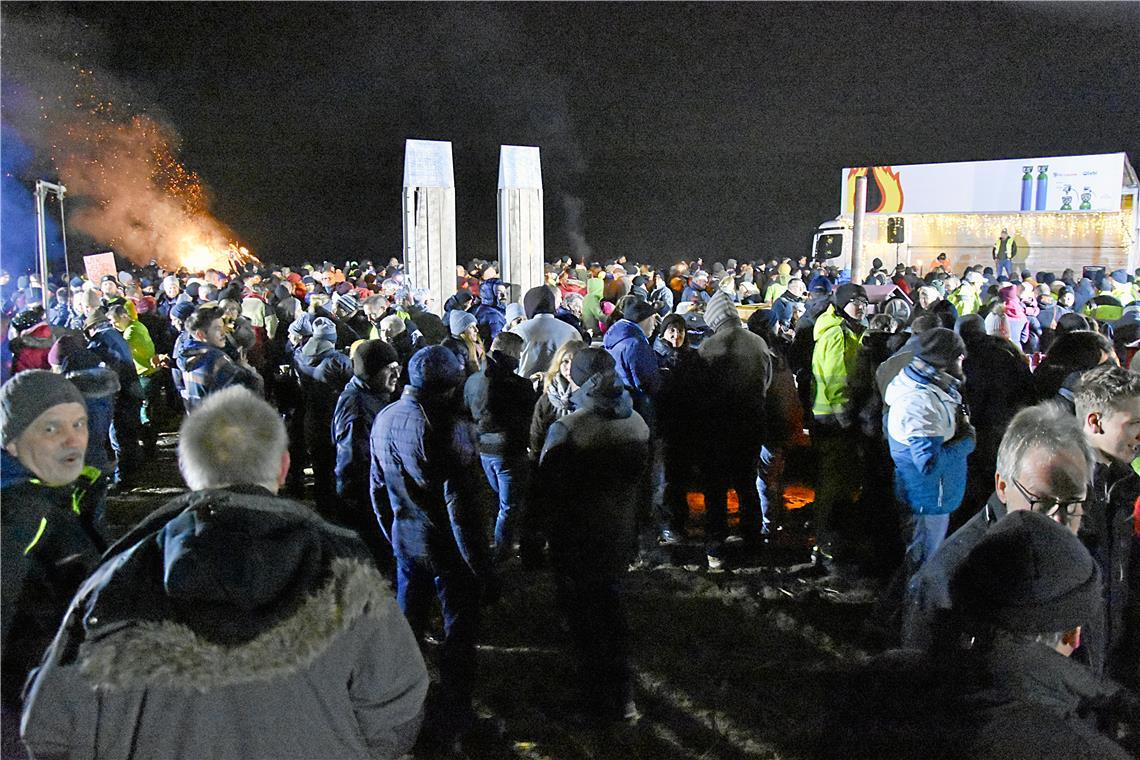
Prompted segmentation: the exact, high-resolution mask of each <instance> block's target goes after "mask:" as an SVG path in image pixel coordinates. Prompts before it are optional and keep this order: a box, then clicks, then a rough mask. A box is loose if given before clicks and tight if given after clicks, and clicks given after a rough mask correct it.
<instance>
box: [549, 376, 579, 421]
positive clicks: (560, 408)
mask: <svg viewBox="0 0 1140 760" xmlns="http://www.w3.org/2000/svg"><path fill="white" fill-rule="evenodd" d="M572 395H573V391H571V390H570V381H569V380H567V379H566V378H564V377H563V376H562V375H558V376H557V377H555V378H554V382H552V383H551V384H550V385H549V387H547V389H546V397H547V398H549V399H550V405H551V406H552V407H553V408H554V416H555V417H556V418H558V417H565V416H566V415H568V414H570V412H572V411H574V403H573V402H572V401H571V400H570V397H571V396H572Z"/></svg>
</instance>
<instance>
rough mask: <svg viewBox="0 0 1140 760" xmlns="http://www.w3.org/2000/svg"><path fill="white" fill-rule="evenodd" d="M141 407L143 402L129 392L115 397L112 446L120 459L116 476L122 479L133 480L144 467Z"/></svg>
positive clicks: (112, 419)
mask: <svg viewBox="0 0 1140 760" xmlns="http://www.w3.org/2000/svg"><path fill="white" fill-rule="evenodd" d="M141 407H142V402H141V401H139V400H138V399H137V398H134V397H133V396H131V395H130V394H128V393H120V394H119V395H118V397H116V399H115V413H114V416H113V417H112V418H111V446H112V447H113V448H114V449H115V456H116V457H118V460H119V465H118V467H117V468H116V469H115V476H116V478H117V479H118V480H120V481H126V482H130V481H132V480H133V479H134V477H135V475H137V474H138V471H139V469H140V468H141V467H142V463H143V450H142V444H141V443H140V442H139V439H140V438H141V437H142V419H141V417H140V414H141Z"/></svg>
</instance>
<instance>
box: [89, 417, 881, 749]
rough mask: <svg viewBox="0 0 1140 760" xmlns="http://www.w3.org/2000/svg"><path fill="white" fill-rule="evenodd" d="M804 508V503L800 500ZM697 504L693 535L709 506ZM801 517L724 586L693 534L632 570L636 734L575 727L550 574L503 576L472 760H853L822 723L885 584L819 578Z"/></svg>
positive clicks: (169, 451) (166, 467)
mask: <svg viewBox="0 0 1140 760" xmlns="http://www.w3.org/2000/svg"><path fill="white" fill-rule="evenodd" d="M175 445H176V441H175V437H174V436H173V435H164V436H163V438H162V441H161V444H160V448H159V456H158V458H157V461H155V462H153V463H152V464H151V465H149V466H148V468H147V472H146V474H145V476H144V483H143V484H141V485H140V486H139V487H138V488H136V489H135V490H133V491H131V492H129V493H125V494H120V495H117V496H115V497H114V498H113V499H112V503H111V507H110V511H109V517H110V518H111V520H112V522H113V523H114V524H115V526H116V528H117V529H118V530H125V529H126V528H127V527H129V526H130V525H132V524H133V523H134V522H135V521H137V520H138V519H141V517H142V516H144V515H145V514H146V513H147V512H149V511H150V510H151V509H153V508H154V507H156V506H158V505H160V504H161V503H163V502H164V501H165V500H166V499H168V498H170V497H171V496H172V495H174V494H176V493H178V492H180V491H181V490H182V489H183V487H184V486H183V484H182V481H181V478H180V477H179V475H178V470H177V465H176V462H175V457H174V446H175ZM794 493H795V494H796V496H797V497H798V501H800V502H802V501H803V500H804V498H810V491H806V489H803V488H801V489H799V491H796V492H794ZM805 494H806V496H805ZM488 503H489V499H488ZM692 504H693V506H694V517H695V518H696V521H697V522H698V523H699V519H700V517H701V514H700V509H699V507H700V504H699V499H694V500H693V501H692ZM806 511H807V510H799V509H797V510H793V511H791V512H789V515H790V517H789V520H788V521H787V522H788V525H789V528H788V529H787V530H785V531H783V532H782V533H781V534H780V536H779V537H778V539H777V540H776V541H774V542H773V543H772V544H771V545H770V546H768V547H767V548H765V549H762V550H760V551H758V552H756V553H753V554H741V555H738V556H737V557H736V569H734V570H731V571H729V572H723V573H710V572H708V570H707V569H706V568H705V567H704V563H703V551H702V549H701V546H700V543H699V540H697V536H698V534H697V533H696V532H694V533H693V536H694V538H693V540H692V541H691V542H690V545H687V546H684V547H681V549H680V550H679V551H678V552H676V553H675V554H674V555H673V556H670V557H664V556H657V557H656V558H654V560H653V561H651V562H650V563H647V564H646V565H645V566H643V567H637V568H631V570H630V572H629V574H628V576H627V578H626V585H625V600H626V604H627V611H628V615H629V620H630V624H631V627H632V631H633V643H634V652H635V655H634V665H635V671H636V683H637V702H638V706H639V708H640V710H641V712H642V713H643V718H642V719H641V721H640V722H639V724H638V725H637V726H635V727H626V726H622V727H613V726H610V727H600V726H597V725H593V724H590V723H589V722H586V721H583V720H582V719H580V718H579V717H578V715H577V714H576V713H575V711H574V707H575V698H576V695H577V691H576V689H575V686H574V680H573V676H574V673H573V669H572V657H571V656H570V655H569V640H568V637H567V636H566V634H565V633H564V632H563V630H562V628H561V627H560V626H559V623H558V619H559V618H558V615H557V613H556V610H555V608H554V589H553V584H552V581H551V577H550V573H549V572H548V571H524V570H523V569H522V568H521V567H520V565H519V563H518V561H517V560H512V561H510V562H508V563H507V564H505V565H504V566H503V567H502V572H501V577H502V581H503V596H502V600H501V601H500V603H499V604H498V605H497V606H495V607H493V608H489V609H487V610H486V611H485V614H484V622H483V626H482V634H481V637H480V646H479V672H480V679H479V689H478V693H477V700H478V708H479V710H480V711H481V712H482V713H483V714H485V715H487V716H496V717H498V718H499V719H501V720H502V722H503V725H504V726H505V736H504V738H503V740H502V741H500V742H496V743H493V744H488V745H485V746H480V747H478V748H476V749H473V750H469V755H470V756H471V757H487V758H499V757H502V758H534V759H537V758H557V759H558V760H562V759H567V760H569V759H572V758H594V757H600V758H610V757H613V758H692V759H694V760H695V759H697V758H704V759H708V760H712V759H714V758H740V757H761V758H797V757H818V756H820V753H821V750H820V747H821V746H823V747H828V748H829V749H825V750H823V754H826V755H831V754H832V753H833V752H834V756H837V757H841V756H846V755H847V754H848V752H847V751H845V749H844V748H843V747H841V746H836V745H835V744H833V743H832V742H831V741H830V740H829V739H828V737H826V736H821V733H822V731H823V730H824V729H823V723H822V719H823V717H824V716H825V714H826V713H827V712H829V711H830V710H831V708H832V706H835V705H837V704H841V703H843V702H845V701H846V700H849V699H858V697H857V695H853V694H851V693H850V692H849V690H848V689H841V688H837V686H836V684H837V683H838V682H839V681H838V679H841V678H842V673H843V671H844V669H845V668H847V667H849V666H852V665H857V664H859V663H861V662H864V661H865V660H866V659H867V658H868V657H869V656H872V655H874V654H875V653H877V652H879V651H881V648H882V647H881V646H880V645H879V643H878V639H877V637H876V635H875V633H874V626H873V625H871V624H870V623H871V622H873V621H870V618H871V617H872V616H873V609H874V601H875V599H876V597H877V595H878V593H879V591H880V589H881V586H882V583H881V581H874V580H869V579H868V580H863V579H860V578H858V577H847V578H844V579H837V578H836V577H834V576H832V577H826V576H821V574H820V573H819V572H817V571H815V570H814V569H813V568H811V567H810V565H809V548H808V547H810V545H811V536H810V535H809V534H808V533H807V532H806V530H805V529H804V520H803V516H804V515H805V514H806ZM662 561H664V564H658V563H660V562H662ZM427 647H428V652H427V656H428V660H429V663H430V662H431V661H432V660H433V659H434V656H435V655H434V651H433V650H434V646H433V645H432V644H430V643H429V644H428V645H427ZM850 749H854V748H853V747H848V748H847V750H850Z"/></svg>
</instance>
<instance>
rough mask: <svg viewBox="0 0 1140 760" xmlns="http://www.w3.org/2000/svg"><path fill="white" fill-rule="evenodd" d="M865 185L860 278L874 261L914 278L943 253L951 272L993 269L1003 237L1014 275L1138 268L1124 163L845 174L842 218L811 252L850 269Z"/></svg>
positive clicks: (1137, 207)
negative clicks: (860, 180)
mask: <svg viewBox="0 0 1140 760" xmlns="http://www.w3.org/2000/svg"><path fill="white" fill-rule="evenodd" d="M859 176H867V177H868V179H867V204H866V207H865V208H866V214H865V216H864V223H863V232H862V240H863V253H862V263H863V269H865V270H867V271H865V272H862V273H852V274H853V276H854V277H855V278H857V279H861V278H863V277H866V276H867V272H869V270H870V267H871V261H872V259H875V258H878V259H880V260H881V261H882V263H883V266H884V267H885V268H886V269H887V270H888V271H893V269H894V267H895V266H896V265H898V264H904V265H907V266H914V267H915V268H916V269H917V271H918V272H919V274H925V273H926V272H927V271H929V270H930V269H931V267H932V264H933V262H934V260H935V259H936V258H937V256H938V255H939V254H940V253H945V254H946V256H947V259H948V261H949V268H950V269H951V271H954V272H957V273H960V272H961V271H962V270H963V269H965V268H966V267H967V266H973V265H982V266H993V265H994V260H993V247H994V244H995V243H996V241H997V239H998V236H999V235H1000V234H1001V231H1002V230H1003V229H1004V230H1007V231H1008V234H1009V236H1010V237H1011V238H1012V239H1013V241H1014V242H1015V243H1017V256H1016V258H1015V259H1014V267H1015V268H1017V269H1022V268H1024V269H1027V270H1029V271H1031V272H1037V271H1052V272H1056V273H1057V274H1060V273H1061V272H1062V271H1063V270H1065V269H1068V268H1073V269H1076V270H1078V271H1079V270H1080V269H1081V267H1083V266H1085V265H1092V266H1101V267H1104V269H1105V271H1110V272H1111V271H1113V270H1115V269H1126V270H1128V271H1129V272H1131V271H1133V270H1135V269H1136V268H1137V267H1140V203H1138V195H1140V183H1138V182H1137V177H1136V169H1135V168H1134V167H1133V166H1132V164H1131V162H1130V161H1129V160H1128V156H1127V155H1126V154H1124V153H1106V154H1099V155H1087V156H1052V157H1033V158H1011V159H1000V160H995V161H963V162H953V163H942V164H905V165H897V166H871V167H866V166H864V167H852V168H846V169H844V170H843V175H842V179H841V183H840V214H839V216H837V217H836V218H835V219H832V220H830V221H827V222H824V223H823V224H821V225H820V226H819V228H818V229H817V230H816V231H815V233H814V235H813V238H812V248H811V252H812V255H813V257H814V258H815V259H817V260H827V262H828V264H831V265H834V266H836V267H838V268H840V269H847V268H850V266H851V252H852V245H853V240H854V238H853V235H854V211H855V184H856V183H855V179H856V177H859Z"/></svg>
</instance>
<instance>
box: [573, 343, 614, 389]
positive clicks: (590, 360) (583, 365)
mask: <svg viewBox="0 0 1140 760" xmlns="http://www.w3.org/2000/svg"><path fill="white" fill-rule="evenodd" d="M615 367H617V364H616V363H615V362H614V358H613V357H612V356H610V355H609V352H607V351H606V350H605V349H602V348H583V349H582V350H581V351H579V352H578V353H576V354H574V359H573V360H572V361H571V362H570V379H571V380H573V381H574V384H575V385H577V386H583V385H585V384H586V381H587V380H589V379H590V378H591V377H593V376H594V375H596V374H598V373H599V372H605V371H606V370H612V369H614V368H615Z"/></svg>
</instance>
